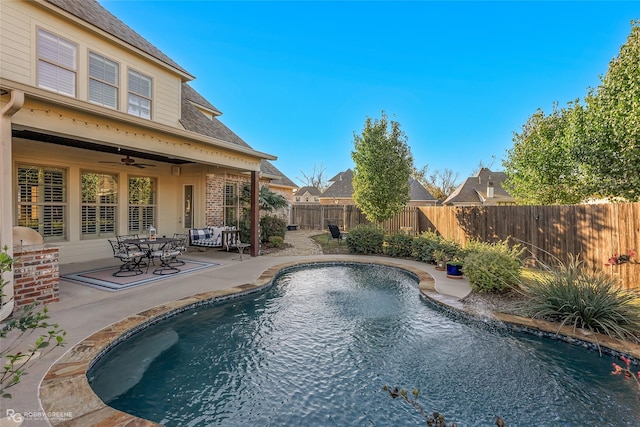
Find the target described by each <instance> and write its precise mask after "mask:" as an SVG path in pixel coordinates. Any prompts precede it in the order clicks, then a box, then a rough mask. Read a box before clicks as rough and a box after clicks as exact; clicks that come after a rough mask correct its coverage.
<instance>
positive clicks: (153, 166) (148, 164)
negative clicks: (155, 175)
mask: <svg viewBox="0 0 640 427" xmlns="http://www.w3.org/2000/svg"><path fill="white" fill-rule="evenodd" d="M137 165H140V166H148V167H151V168H155V167H156V165H152V164H151V163H136V164H135V165H134V166H137Z"/></svg>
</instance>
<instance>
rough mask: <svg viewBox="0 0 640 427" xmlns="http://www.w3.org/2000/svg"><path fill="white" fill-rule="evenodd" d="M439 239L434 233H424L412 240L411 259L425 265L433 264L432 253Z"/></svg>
mask: <svg viewBox="0 0 640 427" xmlns="http://www.w3.org/2000/svg"><path fill="white" fill-rule="evenodd" d="M440 239H441V237H440V236H439V235H438V234H437V233H435V232H434V231H425V232H423V233H422V234H420V235H419V236H418V237H416V238H415V239H413V257H414V258H416V259H418V260H420V261H422V262H427V263H433V262H435V258H434V256H433V251H434V250H436V248H437V246H438V241H439V240H440Z"/></svg>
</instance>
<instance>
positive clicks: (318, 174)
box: [296, 163, 329, 193]
mask: <svg viewBox="0 0 640 427" xmlns="http://www.w3.org/2000/svg"><path fill="white" fill-rule="evenodd" d="M326 170H327V168H326V167H325V166H324V165H323V164H322V163H321V164H320V166H316V165H315V164H314V165H313V170H312V171H311V173H310V174H309V175H307V174H306V173H304V171H300V173H301V174H302V178H297V177H296V179H297V180H298V181H300V182H301V183H302V184H303V185H305V186H308V187H315V188H317V189H318V190H320V192H321V193H324V190H326V189H327V187H328V186H329V182H328V181H327V177H326V176H325V174H324V173H325V172H326Z"/></svg>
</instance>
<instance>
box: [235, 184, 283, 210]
mask: <svg viewBox="0 0 640 427" xmlns="http://www.w3.org/2000/svg"><path fill="white" fill-rule="evenodd" d="M241 200H242V202H243V205H244V207H245V210H248V209H249V206H250V205H251V185H250V184H248V183H247V184H245V185H243V186H242V196H241ZM258 205H259V206H260V210H261V211H266V212H273V211H276V210H278V209H280V208H286V207H287V206H289V202H288V201H287V199H286V197H284V196H283V195H282V194H278V193H275V192H273V191H271V189H270V188H269V187H268V186H266V185H263V186H262V187H260V191H258Z"/></svg>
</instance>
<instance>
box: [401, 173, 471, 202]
mask: <svg viewBox="0 0 640 427" xmlns="http://www.w3.org/2000/svg"><path fill="white" fill-rule="evenodd" d="M411 174H412V176H413V178H414V179H416V180H417V181H418V182H419V183H420V184H422V185H423V186H424V188H426V189H427V190H428V191H429V193H431V195H432V196H433V197H435V198H436V199H438V200H444V199H446V198H447V197H449V195H450V194H451V193H453V191H454V190H455V189H456V188H457V187H458V177H459V176H460V174H459V173H458V172H454V171H453V170H452V169H449V168H444V169H443V170H440V169H436V170H435V171H433V172H430V171H429V165H424V166H423V167H422V169H415V168H414V169H413V172H412V173H411Z"/></svg>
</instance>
